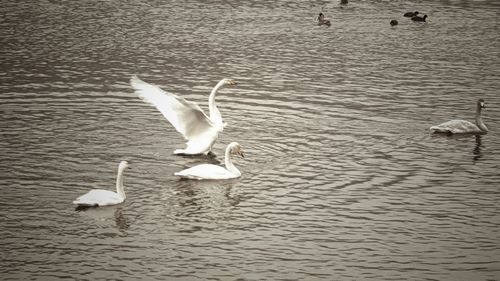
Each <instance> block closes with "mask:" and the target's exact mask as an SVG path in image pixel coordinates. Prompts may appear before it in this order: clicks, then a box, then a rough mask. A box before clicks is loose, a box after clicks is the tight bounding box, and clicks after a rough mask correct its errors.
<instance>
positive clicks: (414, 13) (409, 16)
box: [403, 11, 418, 18]
mask: <svg viewBox="0 0 500 281" xmlns="http://www.w3.org/2000/svg"><path fill="white" fill-rule="evenodd" d="M416 15H418V11H415V12H406V13H405V14H404V15H403V16H405V17H408V18H411V17H414V16H416Z"/></svg>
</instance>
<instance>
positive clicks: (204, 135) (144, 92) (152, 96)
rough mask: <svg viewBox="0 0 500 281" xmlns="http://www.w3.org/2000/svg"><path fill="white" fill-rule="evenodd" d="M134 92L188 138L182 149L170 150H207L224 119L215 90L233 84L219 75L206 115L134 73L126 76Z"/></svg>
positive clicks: (188, 151)
mask: <svg viewBox="0 0 500 281" xmlns="http://www.w3.org/2000/svg"><path fill="white" fill-rule="evenodd" d="M130 84H131V85H132V88H134V90H135V93H136V94H137V95H138V96H139V97H140V98H142V99H143V100H144V101H146V102H148V103H150V104H152V105H154V106H155V107H156V108H157V109H158V110H159V111H160V112H161V113H162V114H163V116H165V118H167V120H168V121H169V122H170V123H171V124H172V126H174V128H175V129H176V130H177V131H178V132H179V133H181V134H182V135H183V136H184V138H185V139H186V140H187V141H188V142H187V147H186V149H176V150H175V151H174V154H189V155H196V154H205V155H206V154H208V153H209V152H210V150H211V149H212V145H213V144H214V143H215V141H216V140H217V137H218V136H219V132H222V130H223V129H224V126H225V123H223V122H222V116H221V114H220V112H219V110H218V109H217V106H216V105H215V94H217V91H218V90H219V89H220V88H221V87H222V86H224V85H236V82H235V81H234V80H233V79H222V80H221V81H219V83H217V85H216V86H215V87H214V88H213V90H212V92H211V93H210V96H209V97H208V109H209V111H210V117H207V115H206V114H205V113H204V112H203V110H202V109H201V108H200V107H199V106H198V104H197V103H195V102H190V101H187V100H185V99H184V98H181V97H179V96H177V95H174V94H172V93H168V92H165V91H163V90H162V89H160V88H159V87H158V86H155V85H151V84H148V83H146V82H144V81H142V80H140V79H139V78H137V77H136V76H134V77H132V79H130Z"/></svg>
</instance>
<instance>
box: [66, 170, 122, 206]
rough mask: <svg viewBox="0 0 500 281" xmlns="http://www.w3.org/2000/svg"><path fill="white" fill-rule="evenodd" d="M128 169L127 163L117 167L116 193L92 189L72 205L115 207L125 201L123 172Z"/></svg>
mask: <svg viewBox="0 0 500 281" xmlns="http://www.w3.org/2000/svg"><path fill="white" fill-rule="evenodd" d="M127 167H128V163H127V161H121V162H120V165H118V175H117V176H116V192H113V191H109V190H104V189H93V190H91V191H89V192H88V193H87V194H85V195H82V196H80V197H78V198H77V199H76V200H75V201H73V204H76V205H78V206H108V205H116V204H120V203H122V202H123V201H125V198H126V196H125V191H124V190H123V171H124V170H125V169H126V168H127Z"/></svg>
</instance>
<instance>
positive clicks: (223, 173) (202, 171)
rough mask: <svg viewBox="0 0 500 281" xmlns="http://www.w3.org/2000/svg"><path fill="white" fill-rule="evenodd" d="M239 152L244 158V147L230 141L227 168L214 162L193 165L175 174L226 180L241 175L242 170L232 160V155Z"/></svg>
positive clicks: (225, 160) (187, 177)
mask: <svg viewBox="0 0 500 281" xmlns="http://www.w3.org/2000/svg"><path fill="white" fill-rule="evenodd" d="M232 154H238V155H240V156H241V157H243V158H244V155H243V149H242V148H241V146H240V145H239V144H238V143H237V142H232V143H230V144H229V145H228V146H227V148H226V155H225V159H224V162H225V166H226V167H225V168H223V167H221V166H217V165H212V164H201V165H198V166H194V167H191V168H189V169H186V170H182V171H180V172H177V173H174V175H176V176H179V177H181V178H186V179H196V180H225V179H233V178H238V177H240V176H241V172H240V171H239V170H238V169H237V168H236V167H235V166H234V164H233V162H232V161H231V155H232Z"/></svg>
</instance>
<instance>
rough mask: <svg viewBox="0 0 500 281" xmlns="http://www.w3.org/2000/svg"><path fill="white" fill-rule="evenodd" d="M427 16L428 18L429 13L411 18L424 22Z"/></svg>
mask: <svg viewBox="0 0 500 281" xmlns="http://www.w3.org/2000/svg"><path fill="white" fill-rule="evenodd" d="M426 18H427V15H424V16H423V17H419V16H413V17H411V20H412V21H421V22H424V21H425V19H426Z"/></svg>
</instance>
